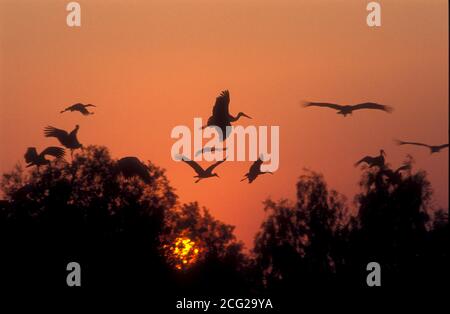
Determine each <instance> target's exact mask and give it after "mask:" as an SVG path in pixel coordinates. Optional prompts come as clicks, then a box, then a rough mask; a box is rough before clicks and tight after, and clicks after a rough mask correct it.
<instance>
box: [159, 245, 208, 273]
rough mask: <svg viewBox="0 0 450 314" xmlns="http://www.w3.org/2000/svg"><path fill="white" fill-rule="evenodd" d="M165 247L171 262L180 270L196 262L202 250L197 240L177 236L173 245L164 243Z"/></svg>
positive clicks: (166, 254)
mask: <svg viewBox="0 0 450 314" xmlns="http://www.w3.org/2000/svg"><path fill="white" fill-rule="evenodd" d="M164 249H165V256H166V258H167V260H168V262H169V264H171V265H173V266H174V267H175V268H176V269H179V270H182V269H186V268H188V267H190V266H192V265H193V264H195V263H196V262H197V260H198V258H199V254H200V253H201V251H202V250H200V247H199V245H198V244H197V243H196V242H194V241H192V240H191V239H189V238H187V237H178V238H175V240H174V241H173V243H172V244H171V245H164Z"/></svg>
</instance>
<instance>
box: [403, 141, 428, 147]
mask: <svg viewBox="0 0 450 314" xmlns="http://www.w3.org/2000/svg"><path fill="white" fill-rule="evenodd" d="M397 144H398V145H418V146H425V147H430V145H428V144H424V143H419V142H405V141H400V140H397Z"/></svg>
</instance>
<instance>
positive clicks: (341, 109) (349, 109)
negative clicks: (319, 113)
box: [303, 102, 393, 117]
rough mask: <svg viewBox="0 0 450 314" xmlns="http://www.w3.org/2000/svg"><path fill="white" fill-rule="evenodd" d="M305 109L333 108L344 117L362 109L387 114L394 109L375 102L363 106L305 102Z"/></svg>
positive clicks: (362, 104)
mask: <svg viewBox="0 0 450 314" xmlns="http://www.w3.org/2000/svg"><path fill="white" fill-rule="evenodd" d="M303 106H304V107H326V108H331V109H334V110H337V111H338V112H337V114H342V115H343V116H344V117H345V116H347V115H348V114H349V115H351V114H352V113H353V111H355V110H361V109H375V110H383V111H386V112H389V113H390V112H392V111H393V108H392V107H390V106H386V105H380V104H377V103H374V102H365V103H361V104H356V105H346V106H343V105H338V104H332V103H326V102H305V103H304V104H303Z"/></svg>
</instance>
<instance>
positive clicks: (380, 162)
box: [355, 149, 386, 168]
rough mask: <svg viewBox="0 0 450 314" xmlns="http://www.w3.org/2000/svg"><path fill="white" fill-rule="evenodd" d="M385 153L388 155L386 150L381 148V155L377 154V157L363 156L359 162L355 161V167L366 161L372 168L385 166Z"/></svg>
mask: <svg viewBox="0 0 450 314" xmlns="http://www.w3.org/2000/svg"><path fill="white" fill-rule="evenodd" d="M385 155H386V153H385V152H384V150H382V149H381V150H380V155H379V156H376V157H372V156H366V157H364V158H362V159H361V160H359V161H358V162H357V163H355V167H357V166H358V165H359V164H361V163H363V162H365V163H366V164H367V165H369V167H370V168H372V167H374V166H378V167H379V168H383V167H384V156H385Z"/></svg>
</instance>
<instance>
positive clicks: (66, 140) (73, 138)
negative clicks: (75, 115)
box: [44, 124, 83, 157]
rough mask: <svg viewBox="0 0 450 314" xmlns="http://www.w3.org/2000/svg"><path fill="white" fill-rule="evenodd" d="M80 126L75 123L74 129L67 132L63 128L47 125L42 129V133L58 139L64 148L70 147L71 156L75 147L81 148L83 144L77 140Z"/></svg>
mask: <svg viewBox="0 0 450 314" xmlns="http://www.w3.org/2000/svg"><path fill="white" fill-rule="evenodd" d="M79 128H80V126H79V125H78V124H77V125H76V126H75V129H74V130H73V131H72V132H70V133H67V132H66V131H64V130H61V129H57V128H54V127H52V126H47V127H46V128H45V129H44V135H45V136H46V137H56V138H57V139H58V141H59V142H60V143H61V145H63V146H64V147H65V148H68V149H70V156H72V157H73V150H74V149H77V148H83V145H81V144H80V142H78V138H77V133H78V129H79Z"/></svg>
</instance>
